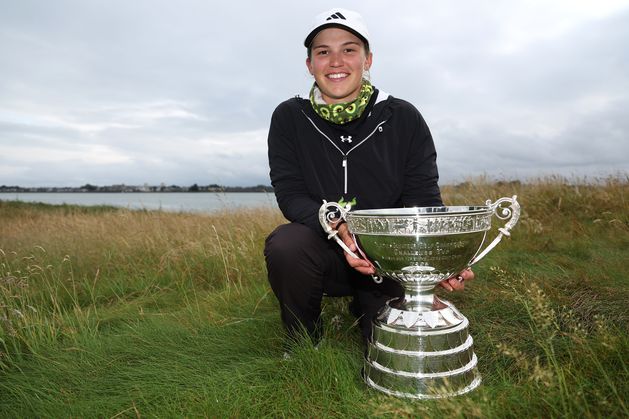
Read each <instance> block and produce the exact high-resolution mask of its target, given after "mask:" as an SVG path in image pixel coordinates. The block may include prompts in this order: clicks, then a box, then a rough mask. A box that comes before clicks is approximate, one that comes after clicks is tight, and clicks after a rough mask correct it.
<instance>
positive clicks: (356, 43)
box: [312, 41, 360, 49]
mask: <svg viewBox="0 0 629 419" xmlns="http://www.w3.org/2000/svg"><path fill="white" fill-rule="evenodd" d="M347 45H358V46H360V43H358V42H356V41H347V42H343V43H342V44H341V46H342V47H345V46H347ZM317 48H330V46H329V45H326V44H321V45H314V46H312V49H317Z"/></svg>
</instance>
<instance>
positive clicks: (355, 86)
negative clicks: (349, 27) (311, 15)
mask: <svg viewBox="0 0 629 419" xmlns="http://www.w3.org/2000/svg"><path fill="white" fill-rule="evenodd" d="M371 59H372V54H371V53H369V54H367V53H366V52H365V44H364V43H363V41H361V40H360V38H358V37H357V36H355V35H354V34H352V33H351V32H348V31H346V30H343V29H339V28H327V29H324V30H322V31H321V32H319V33H318V34H317V36H316V37H315V38H314V40H313V41H312V47H311V53H310V57H308V58H307V59H306V65H307V66H308V71H310V74H312V75H313V76H314V78H315V81H316V82H317V86H319V89H320V90H321V95H322V96H323V100H325V102H326V103H329V104H332V103H344V102H351V101H353V100H354V99H356V98H357V97H358V93H359V92H360V86H361V84H362V78H363V70H369V67H371Z"/></svg>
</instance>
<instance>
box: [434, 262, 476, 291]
mask: <svg viewBox="0 0 629 419" xmlns="http://www.w3.org/2000/svg"><path fill="white" fill-rule="evenodd" d="M473 279H474V272H472V269H471V268H467V269H463V270H462V271H461V272H460V273H459V274H458V275H453V276H451V277H450V278H448V279H444V280H443V281H441V282H440V283H439V285H441V286H442V287H443V288H445V289H447V290H448V291H462V290H463V289H464V288H465V281H471V280H473Z"/></svg>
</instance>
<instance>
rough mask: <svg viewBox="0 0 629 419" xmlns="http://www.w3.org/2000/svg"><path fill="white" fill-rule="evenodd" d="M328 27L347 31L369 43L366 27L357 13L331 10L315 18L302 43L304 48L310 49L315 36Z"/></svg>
mask: <svg viewBox="0 0 629 419" xmlns="http://www.w3.org/2000/svg"><path fill="white" fill-rule="evenodd" d="M328 27H341V28H343V29H347V30H348V31H350V32H352V33H353V34H354V35H356V36H357V37H359V38H361V39H362V40H363V41H364V42H365V43H367V44H368V43H369V32H368V31H367V25H365V21H364V20H363V17H362V16H361V15H360V14H359V13H357V12H353V11H351V10H347V9H332V10H328V11H327V12H323V13H320V14H318V15H317V16H315V18H314V20H313V22H312V26H311V29H310V32H308V36H307V37H306V40H305V41H304V45H305V46H306V48H309V47H310V44H312V40H313V39H314V37H315V36H317V34H318V33H319V31H321V30H323V29H325V28H328Z"/></svg>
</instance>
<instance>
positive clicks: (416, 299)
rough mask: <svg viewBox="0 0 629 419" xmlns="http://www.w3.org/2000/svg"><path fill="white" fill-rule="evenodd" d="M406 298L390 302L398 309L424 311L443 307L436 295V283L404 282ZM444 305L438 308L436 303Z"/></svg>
mask: <svg viewBox="0 0 629 419" xmlns="http://www.w3.org/2000/svg"><path fill="white" fill-rule="evenodd" d="M402 286H403V287H404V298H403V299H399V300H397V301H392V302H390V306H391V307H393V308H396V309H398V310H404V311H414V312H418V313H423V312H426V311H433V310H435V309H439V308H443V304H442V303H441V301H440V300H439V299H438V298H436V297H435V284H428V285H421V284H417V283H412V282H405V283H402ZM437 304H441V305H442V307H439V308H437V307H436V305H437Z"/></svg>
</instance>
